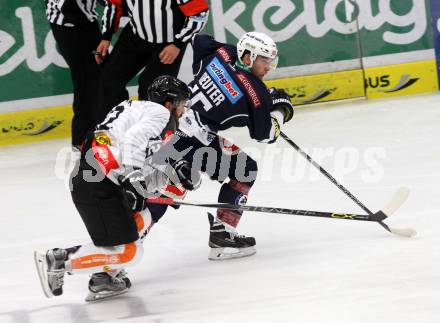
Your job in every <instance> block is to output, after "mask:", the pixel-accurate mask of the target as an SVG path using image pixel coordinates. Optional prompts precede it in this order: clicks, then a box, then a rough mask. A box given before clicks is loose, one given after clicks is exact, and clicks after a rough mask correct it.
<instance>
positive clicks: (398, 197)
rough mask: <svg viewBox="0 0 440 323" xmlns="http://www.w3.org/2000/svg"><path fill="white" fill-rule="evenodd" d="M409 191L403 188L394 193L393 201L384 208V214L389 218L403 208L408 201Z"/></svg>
mask: <svg viewBox="0 0 440 323" xmlns="http://www.w3.org/2000/svg"><path fill="white" fill-rule="evenodd" d="M408 196H409V189H408V188H407V187H401V188H399V189H398V190H397V192H396V193H394V195H393V197H392V198H391V200H390V201H389V202H388V204H387V205H386V206H385V207H384V208H383V210H382V211H383V213H385V214H386V216H387V217H389V216H391V215H392V214H393V213H395V212H396V211H397V209H398V208H400V207H401V206H402V204H403V203H405V201H406V200H407V199H408Z"/></svg>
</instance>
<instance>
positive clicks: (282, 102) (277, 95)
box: [269, 87, 294, 123]
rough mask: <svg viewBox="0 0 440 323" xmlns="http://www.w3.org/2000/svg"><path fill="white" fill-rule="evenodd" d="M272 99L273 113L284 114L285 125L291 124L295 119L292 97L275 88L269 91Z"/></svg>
mask: <svg viewBox="0 0 440 323" xmlns="http://www.w3.org/2000/svg"><path fill="white" fill-rule="evenodd" d="M269 93H270V96H271V97H272V110H271V111H270V112H272V111H274V110H278V111H280V112H281V113H282V114H283V119H284V120H283V121H284V123H286V122H289V121H290V120H292V118H293V114H294V111H293V104H292V102H290V96H289V94H287V93H286V91H284V90H283V89H276V88H274V87H272V88H270V89H269Z"/></svg>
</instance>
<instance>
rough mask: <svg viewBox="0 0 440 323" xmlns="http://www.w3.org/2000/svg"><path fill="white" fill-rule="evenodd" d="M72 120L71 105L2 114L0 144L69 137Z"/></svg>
mask: <svg viewBox="0 0 440 323" xmlns="http://www.w3.org/2000/svg"><path fill="white" fill-rule="evenodd" d="M71 121H72V107H71V106H70V105H68V106H61V107H55V108H47V109H37V110H26V111H18V112H10V113H5V114H0V146H5V145H15V144H21V143H27V142H35V141H41V140H48V139H58V138H68V137H70V132H71Z"/></svg>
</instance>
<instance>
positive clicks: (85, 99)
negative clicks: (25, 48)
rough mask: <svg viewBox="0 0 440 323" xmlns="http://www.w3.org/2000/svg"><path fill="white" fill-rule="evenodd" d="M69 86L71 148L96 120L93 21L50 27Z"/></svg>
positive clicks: (97, 73)
mask: <svg viewBox="0 0 440 323" xmlns="http://www.w3.org/2000/svg"><path fill="white" fill-rule="evenodd" d="M51 29H52V32H53V35H54V37H55V40H56V42H57V44H58V47H59V50H60V53H61V55H62V56H63V58H64V59H65V61H66V62H67V65H69V68H70V74H71V77H72V83H73V119H72V145H74V146H77V145H80V144H81V143H82V142H83V141H84V139H85V137H86V134H87V131H88V130H90V129H92V128H93V127H94V126H95V124H96V120H97V117H98V114H97V112H98V89H99V77H100V67H99V65H98V64H97V63H96V62H95V57H94V55H93V53H92V51H94V50H95V49H96V47H97V46H98V44H99V42H100V41H101V31H100V29H99V24H98V22H97V21H94V22H90V23H85V24H81V25H77V26H74V27H64V26H59V25H55V24H51Z"/></svg>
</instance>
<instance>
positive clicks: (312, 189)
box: [0, 95, 440, 323]
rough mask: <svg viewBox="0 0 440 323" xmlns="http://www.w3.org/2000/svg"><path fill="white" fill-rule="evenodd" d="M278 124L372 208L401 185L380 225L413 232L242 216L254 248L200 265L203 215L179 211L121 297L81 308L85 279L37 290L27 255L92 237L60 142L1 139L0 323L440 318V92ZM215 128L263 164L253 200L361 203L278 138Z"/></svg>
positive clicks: (152, 241) (317, 205)
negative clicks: (402, 191) (53, 290)
mask: <svg viewBox="0 0 440 323" xmlns="http://www.w3.org/2000/svg"><path fill="white" fill-rule="evenodd" d="M284 130H285V132H286V134H287V135H289V136H290V137H291V138H292V139H293V140H294V141H295V142H296V143H297V144H298V145H299V146H300V147H301V148H303V149H304V150H306V151H307V152H308V153H309V154H311V155H312V157H313V158H316V160H317V161H318V162H319V163H321V164H322V166H323V167H324V168H326V170H327V171H329V172H330V173H331V174H332V175H334V176H335V177H336V178H337V179H338V180H340V181H342V183H343V184H344V185H345V186H346V187H347V188H348V189H349V190H350V191H351V192H352V193H353V194H354V195H355V196H356V197H357V198H359V200H361V201H362V202H363V203H364V204H365V205H367V206H368V207H369V208H370V209H372V211H374V212H375V211H377V210H379V209H380V208H381V207H383V206H384V205H385V204H386V203H387V201H388V199H389V198H390V197H391V195H392V193H393V192H394V191H395V190H397V189H398V188H399V187H400V186H407V187H409V189H410V190H411V195H410V197H409V199H408V200H407V202H406V203H405V204H404V205H403V206H402V207H401V208H400V209H399V210H398V211H397V212H396V214H395V215H394V216H393V217H391V218H390V219H388V220H387V223H388V224H389V225H391V226H395V227H414V228H415V229H417V231H418V236H417V237H415V238H413V239H405V238H399V237H396V236H394V235H391V234H389V233H388V232H387V231H385V230H384V229H383V228H382V227H380V226H379V225H377V224H375V223H368V222H357V221H356V222H355V221H344V220H334V219H320V218H304V217H299V216H290V215H273V214H272V215H270V214H261V213H253V214H251V213H247V214H245V215H244V216H243V218H242V221H241V223H240V227H239V229H240V230H239V231H240V232H241V233H244V234H248V235H249V234H251V235H254V236H255V237H256V239H257V254H256V255H255V256H252V257H249V258H244V259H237V260H230V261H225V262H210V261H208V260H207V255H208V246H207V240H208V220H207V217H206V215H205V214H206V212H205V210H204V209H200V208H191V207H181V209H180V210H177V211H174V210H170V211H168V213H167V215H166V216H165V217H164V218H163V219H162V220H161V222H160V223H159V224H157V225H156V226H155V227H154V228H153V230H152V232H151V234H150V236H149V237H148V238H147V239H146V241H145V254H144V258H143V260H142V262H141V263H140V264H139V265H137V266H136V267H133V268H128V270H127V271H128V273H129V276H130V278H131V280H132V283H133V287H132V290H131V291H130V292H129V293H127V294H125V295H123V296H120V297H118V298H114V299H110V300H106V301H102V302H100V303H94V304H86V303H85V302H84V297H85V296H86V294H87V282H88V277H87V276H84V275H75V276H67V277H66V278H65V281H66V284H65V288H64V295H62V296H61V297H58V298H54V299H46V298H45V297H44V296H43V293H42V291H41V289H40V285H39V282H38V280H37V274H36V272H35V269H34V264H33V259H32V252H33V250H35V249H39V250H45V249H48V248H53V247H67V246H71V245H76V244H80V243H84V242H87V241H88V237H87V232H86V231H85V228H84V226H83V224H82V222H81V219H80V217H79V216H78V215H77V213H76V211H75V209H74V206H73V204H72V202H71V200H70V194H69V191H68V189H67V187H66V183H65V180H63V179H62V178H61V175H62V173H63V167H62V162H61V161H60V159H61V158H60V157H62V156H63V152H66V151H68V150H69V141H67V140H56V141H47V142H41V143H36V144H29V145H20V146H13V147H3V148H0V183H1V185H0V196H1V203H0V221H1V225H0V239H1V240H0V241H1V243H0V251H1V255H2V257H1V258H0V267H1V276H0V277H1V278H0V322H2V323H3V322H4V323H10V322H11V323H12V322H13V323H18V322H20V323H34V322H44V323H51V322H57V323H58V322H63V323H70V322H78V323H80V322H81V323H88V322H114V321H118V322H124V323H125V322H127V323H128V322H155V323H159V322H179V323H181V322H210V323H212V322H231V323H235V322H295V323H320V322H325V323H329V322H335V323H372V322H374V323H394V322H396V323H397V322H398V323H415V322H417V323H437V322H440V306H439V301H440V205H439V204H440V202H439V197H438V196H439V193H438V192H439V184H440V183H439V182H440V149H439V147H440V96H439V95H428V96H416V97H406V98H399V99H393V100H384V101H371V102H367V101H360V102H351V103H343V104H342V103H339V104H333V105H331V106H330V105H324V106H318V107H311V108H304V109H298V110H297V111H296V114H295V117H294V119H293V121H292V122H291V123H289V124H288V125H287V126H286V127H285V128H284ZM224 135H225V136H227V137H229V138H231V139H234V142H235V143H236V144H238V145H239V146H241V147H243V148H245V149H246V150H247V151H248V152H249V153H250V154H251V155H252V156H254V157H255V159H257V160H258V162H259V168H260V172H259V178H258V181H257V183H256V184H255V186H254V188H253V189H252V191H251V195H250V198H249V204H252V205H268V206H269V205H270V206H279V207H286V208H298V209H312V210H318V211H319V210H322V211H338V212H362V210H360V209H359V208H358V207H357V206H356V205H355V204H354V203H353V202H352V201H351V200H350V199H348V198H347V197H346V196H345V195H344V194H343V193H342V192H341V191H339V190H338V189H337V188H336V187H335V186H334V185H333V184H331V183H330V182H329V181H328V180H327V179H326V178H324V177H323V176H322V175H320V174H319V173H318V172H317V171H314V170H312V169H311V168H310V165H309V164H308V163H307V162H304V160H303V159H302V157H300V156H298V155H297V154H296V152H295V151H294V150H293V149H292V148H290V147H289V146H288V145H287V144H286V143H285V142H283V141H282V139H280V140H279V141H278V142H277V143H276V144H275V145H273V146H267V145H263V144H257V143H254V142H252V141H251V140H249V139H248V138H247V132H246V130H245V129H235V130H233V131H229V132H227V133H224ZM57 156H58V158H57ZM322 156H323V157H322ZM55 166H56V167H55ZM219 187H220V186H219V184H218V183H214V182H210V181H209V180H207V179H205V181H204V183H203V184H202V189H200V190H199V191H197V192H194V193H192V194H190V195H189V196H188V197H187V200H188V201H203V202H215V201H216V197H217V191H218V189H219Z"/></svg>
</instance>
